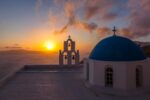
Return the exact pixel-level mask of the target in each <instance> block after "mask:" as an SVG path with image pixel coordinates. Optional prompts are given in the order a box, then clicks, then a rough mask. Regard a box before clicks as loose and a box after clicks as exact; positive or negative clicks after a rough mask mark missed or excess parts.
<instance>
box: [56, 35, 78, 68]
mask: <svg viewBox="0 0 150 100" xmlns="http://www.w3.org/2000/svg"><path fill="white" fill-rule="evenodd" d="M79 60H80V54H79V50H76V49H75V41H73V40H72V39H71V36H68V39H67V40H66V41H64V50H63V51H61V50H59V64H60V65H64V64H67V65H72V64H78V63H79Z"/></svg>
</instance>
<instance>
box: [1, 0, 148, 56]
mask: <svg viewBox="0 0 150 100" xmlns="http://www.w3.org/2000/svg"><path fill="white" fill-rule="evenodd" d="M149 12H150V0H0V50H6V49H14V48H18V49H19V48H22V49H27V50H36V51H40V50H41V51H42V50H43V51H44V50H46V47H45V43H47V42H50V43H53V44H54V45H55V49H54V51H55V52H57V51H58V50H59V49H62V48H63V47H62V46H63V41H64V40H66V39H67V38H68V35H71V37H72V39H73V40H75V41H76V45H77V48H78V49H79V50H80V51H81V53H82V54H83V55H86V54H89V52H90V51H91V50H92V48H93V47H94V46H95V45H96V44H97V42H99V41H100V40H101V39H103V38H105V37H107V36H110V35H113V32H112V29H113V27H114V26H116V29H117V35H121V36H125V37H127V38H130V39H132V40H138V41H145V42H150V34H149V33H150V13H149ZM87 48H88V49H87Z"/></svg>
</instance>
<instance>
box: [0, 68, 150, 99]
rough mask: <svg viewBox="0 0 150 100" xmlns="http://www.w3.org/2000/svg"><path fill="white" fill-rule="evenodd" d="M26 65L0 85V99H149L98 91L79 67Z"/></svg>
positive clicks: (146, 95)
mask: <svg viewBox="0 0 150 100" xmlns="http://www.w3.org/2000/svg"><path fill="white" fill-rule="evenodd" d="M33 67H34V66H32V68H31V69H30V68H28V67H27V68H25V69H24V70H22V71H20V72H17V73H16V74H15V75H14V76H13V77H12V78H11V79H10V80H9V81H7V82H6V83H5V84H4V85H3V87H1V88H0V100H150V99H149V98H150V95H149V93H148V94H147V93H146V94H145V95H138V96H131V97H121V96H116V95H110V94H105V93H102V94H97V92H94V91H93V90H91V89H89V88H87V87H86V86H85V84H84V82H83V78H82V76H83V75H82V72H81V69H80V68H79V69H74V70H72V69H67V70H66V69H65V68H61V70H58V69H55V68H53V70H48V69H47V66H46V67H45V68H44V70H41V69H40V68H39V69H36V70H33V69H34V68H33Z"/></svg>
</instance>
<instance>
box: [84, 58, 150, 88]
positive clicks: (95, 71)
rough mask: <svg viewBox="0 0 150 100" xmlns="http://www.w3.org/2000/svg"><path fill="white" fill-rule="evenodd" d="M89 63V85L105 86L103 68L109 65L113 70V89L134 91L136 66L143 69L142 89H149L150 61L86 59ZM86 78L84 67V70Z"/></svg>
mask: <svg viewBox="0 0 150 100" xmlns="http://www.w3.org/2000/svg"><path fill="white" fill-rule="evenodd" d="M87 62H89V83H90V84H92V85H99V86H102V87H104V86H105V79H104V78H105V73H104V72H105V68H106V66H107V65H111V66H112V68H113V72H114V73H113V79H114V82H113V84H114V86H113V88H115V89H123V90H133V89H136V83H135V70H136V67H137V66H138V65H141V66H142V67H143V88H149V87H150V78H149V76H150V60H149V59H146V60H143V61H130V62H112V61H96V60H92V59H86V63H87ZM84 75H85V78H86V65H85V70H84Z"/></svg>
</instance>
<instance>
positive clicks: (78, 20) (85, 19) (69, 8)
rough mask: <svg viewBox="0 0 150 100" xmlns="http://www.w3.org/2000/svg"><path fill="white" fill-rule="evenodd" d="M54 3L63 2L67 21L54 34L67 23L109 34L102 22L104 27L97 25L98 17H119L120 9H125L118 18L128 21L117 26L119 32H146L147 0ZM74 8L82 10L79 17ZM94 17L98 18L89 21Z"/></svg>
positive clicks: (149, 28) (63, 30) (149, 15)
mask: <svg viewBox="0 0 150 100" xmlns="http://www.w3.org/2000/svg"><path fill="white" fill-rule="evenodd" d="M41 1H42V0H37V8H39V7H40V6H41V4H42V2H41ZM54 2H55V4H62V5H63V7H64V8H63V11H64V14H65V16H66V18H67V20H68V21H67V22H66V24H65V25H64V26H62V28H60V29H58V30H56V31H55V32H54V33H56V34H61V33H66V32H67V30H68V28H69V27H70V26H73V27H75V28H79V29H81V30H85V31H88V32H93V31H95V32H97V33H98V34H101V35H102V34H109V33H111V30H110V29H109V28H107V27H106V26H107V25H106V23H105V26H104V25H102V24H101V26H102V27H100V28H98V27H99V26H98V24H99V23H100V22H101V20H102V21H104V22H107V23H109V22H113V21H114V20H116V19H117V18H121V17H122V16H121V17H120V13H123V12H124V11H128V12H126V13H123V17H126V18H124V20H121V21H122V22H128V25H127V26H126V27H125V28H124V27H123V28H121V29H118V32H119V34H122V35H124V36H127V37H131V38H136V37H141V36H147V35H149V33H150V13H149V12H150V0H128V1H126V2H124V1H122V0H115V1H114V0H82V1H81V0H54ZM116 9H117V10H116ZM78 11H80V12H82V14H81V13H80V17H79V16H78V13H77V12H78ZM94 17H97V19H99V20H100V21H99V22H91V19H92V18H94ZM60 18H61V17H60ZM121 19H123V18H121ZM58 22H59V21H58ZM122 22H120V23H122ZM112 27H113V26H112ZM118 27H120V26H118Z"/></svg>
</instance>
